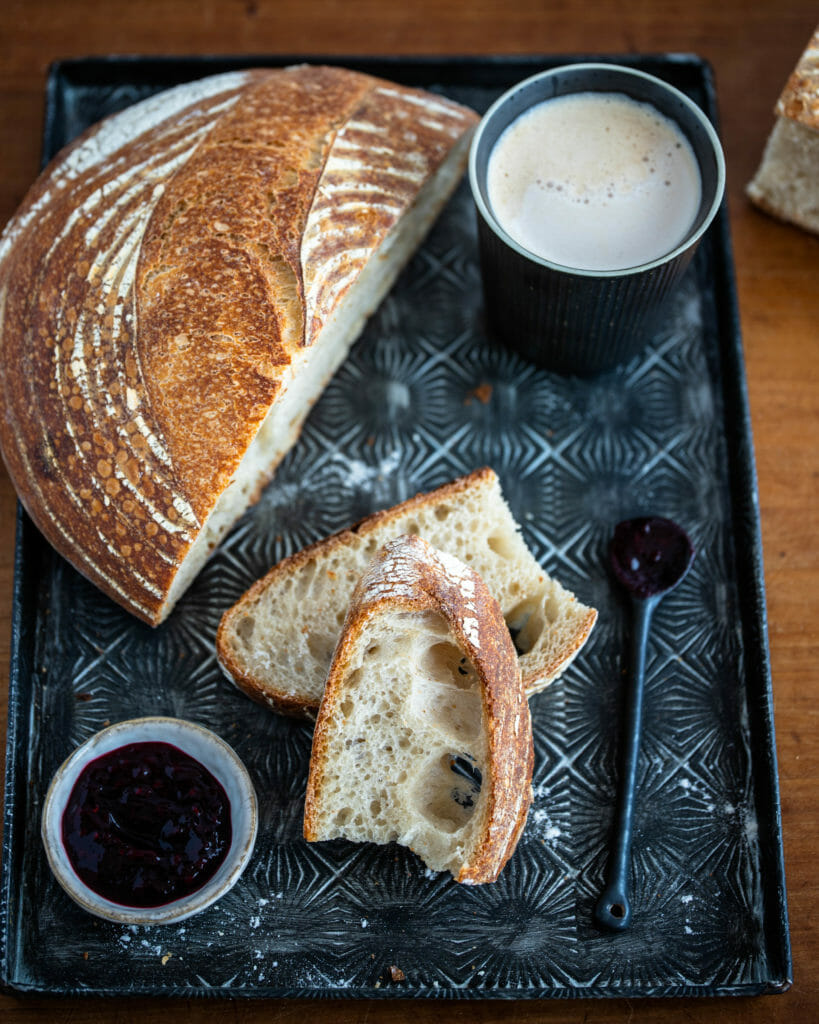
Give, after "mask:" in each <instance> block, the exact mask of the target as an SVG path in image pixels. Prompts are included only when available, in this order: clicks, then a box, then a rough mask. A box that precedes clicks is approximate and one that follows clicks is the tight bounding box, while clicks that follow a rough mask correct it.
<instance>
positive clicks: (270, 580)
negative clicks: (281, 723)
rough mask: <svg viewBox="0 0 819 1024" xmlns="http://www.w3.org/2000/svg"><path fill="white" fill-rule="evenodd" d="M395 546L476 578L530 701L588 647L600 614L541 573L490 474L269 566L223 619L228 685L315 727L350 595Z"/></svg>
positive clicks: (220, 645) (222, 656) (219, 646)
mask: <svg viewBox="0 0 819 1024" xmlns="http://www.w3.org/2000/svg"><path fill="white" fill-rule="evenodd" d="M401 534H417V535H419V536H421V537H423V538H424V539H425V540H427V541H429V543H430V544H432V545H433V546H434V547H436V548H439V549H441V550H442V551H446V552H447V553H449V554H451V555H455V556H456V557H457V558H459V559H460V560H461V561H462V562H466V563H467V564H468V565H470V566H471V568H473V569H474V570H475V571H476V572H477V573H478V574H479V575H480V576H481V577H482V579H483V580H484V582H485V583H486V585H487V586H488V587H489V590H490V592H491V593H492V595H493V596H494V597H495V599H496V600H497V601H498V603H499V604H500V606H501V609H502V612H503V615H504V618H505V620H506V623H507V625H508V626H509V628H510V629H511V630H513V631H514V633H515V634H516V641H515V642H516V644H517V647H518V649H519V650H520V651H521V656H520V661H521V670H522V673H523V682H524V686H525V688H526V691H527V692H528V693H529V694H530V695H531V694H533V693H536V692H537V691H538V690H542V689H543V688H544V687H545V686H547V685H548V684H549V683H550V682H552V681H553V680H554V679H556V678H557V677H558V676H559V675H560V674H561V673H562V672H563V671H564V670H565V669H566V668H567V666H568V665H569V664H570V663H571V662H572V661H573V659H574V658H575V656H576V655H577V653H578V651H579V650H580V649H581V648H582V647H583V645H584V644H585V642H586V640H587V639H588V637H589V634H590V632H591V629H592V627H593V625H594V623H595V620H596V618H597V612H596V611H595V609H593V608H588V607H586V606H585V605H583V604H582V603H581V602H580V601H578V600H577V599H576V598H575V597H574V595H573V594H571V593H570V592H569V591H567V590H565V589H564V588H563V587H562V586H561V585H560V584H559V583H558V582H557V581H556V580H554V579H552V578H551V577H550V576H549V575H548V574H547V573H546V572H545V571H544V570H543V569H542V568H541V566H540V565H539V564H538V562H537V561H536V559H535V558H534V557H533V555H532V554H531V552H530V551H529V549H528V548H527V546H526V542H525V541H524V539H523V537H522V536H521V534H520V530H519V528H518V525H517V523H516V522H515V520H514V517H513V515H512V512H511V510H510V508H509V506H508V504H507V503H506V501H505V499H504V497H503V494H502V493H501V488H500V482H499V480H498V477H497V475H496V473H495V472H494V471H493V470H492V469H489V468H486V467H485V468H483V469H479V470H476V471H475V472H473V473H470V474H469V475H467V476H465V477H461V478H459V479H458V480H455V481H453V482H452V483H449V484H444V485H443V486H442V487H439V488H437V489H436V490H434V491H430V492H428V493H426V494H419V495H417V496H416V497H414V498H410V499H409V500H408V501H405V502H402V503H401V504H400V505H396V506H394V507H393V508H390V509H386V510H384V511H381V512H376V513H375V514H374V515H371V516H368V517H367V518H366V519H364V520H362V521H361V522H360V523H358V524H357V525H356V526H353V527H351V528H350V529H348V530H342V531H341V532H340V533H337V534H334V535H333V536H331V537H327V538H326V539H324V540H319V541H317V542H316V543H314V544H311V545H310V546H309V547H307V548H304V549H303V550H301V551H298V552H296V553H295V554H293V555H291V556H290V557H288V558H285V559H284V560H282V561H281V562H279V563H278V564H277V565H275V566H274V567H273V568H272V569H271V570H270V571H269V572H268V573H267V574H266V575H265V576H264V577H263V578H262V579H260V580H258V581H257V582H256V583H255V584H254V585H253V586H252V587H251V588H250V589H249V590H248V591H247V593H245V594H244V595H243V596H242V597H241V598H240V600H239V601H238V602H236V604H235V605H233V607H231V608H229V609H228V610H227V611H226V612H225V613H224V615H223V616H222V620H221V622H220V624H219V630H218V633H217V637H216V650H217V655H218V658H219V662H220V664H221V666H222V668H223V669H224V671H225V673H226V674H227V676H228V678H230V679H231V680H232V681H233V682H234V683H235V684H236V685H237V686H238V687H239V688H240V689H241V690H243V691H244V692H245V693H246V694H247V695H248V696H249V697H252V698H253V699H254V700H257V701H260V702H262V703H265V704H267V705H268V706H270V707H271V708H273V709H274V710H275V711H279V712H282V713H285V714H293V715H304V716H307V717H315V714H316V712H317V710H318V706H319V703H320V701H321V696H322V693H323V691H324V681H325V678H326V676H327V671H328V669H329V667H330V660H331V658H332V655H333V650H334V649H335V646H336V643H337V641H338V636H339V632H340V630H341V626H342V624H343V622H344V618H345V615H346V614H347V609H348V607H349V604H350V600H351V598H352V594H353V590H354V588H355V585H356V583H357V582H358V580H359V579H360V577H361V575H362V573H363V572H364V570H365V569H366V568H367V565H368V564H369V562H370V560H371V559H372V557H373V556H374V554H375V552H376V551H377V550H378V549H379V548H380V547H382V546H383V545H384V544H385V543H386V542H387V541H389V540H391V539H393V538H395V537H397V536H399V535H401Z"/></svg>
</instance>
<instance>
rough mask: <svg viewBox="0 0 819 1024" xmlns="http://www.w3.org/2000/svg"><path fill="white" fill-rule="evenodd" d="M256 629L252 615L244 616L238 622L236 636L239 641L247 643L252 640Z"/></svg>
mask: <svg viewBox="0 0 819 1024" xmlns="http://www.w3.org/2000/svg"><path fill="white" fill-rule="evenodd" d="M255 629H256V620H255V618H254V617H253V616H252V615H245V616H243V618H242V619H240V621H239V625H238V626H237V627H236V635H237V636H238V637H239V639H240V640H243V641H244V642H245V643H249V642H250V640H251V639H252V638H253V632H254V630H255Z"/></svg>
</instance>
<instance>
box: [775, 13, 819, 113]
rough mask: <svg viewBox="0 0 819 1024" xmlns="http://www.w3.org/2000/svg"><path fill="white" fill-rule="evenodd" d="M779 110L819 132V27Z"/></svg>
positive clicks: (796, 70) (799, 62)
mask: <svg viewBox="0 0 819 1024" xmlns="http://www.w3.org/2000/svg"><path fill="white" fill-rule="evenodd" d="M776 113H777V114H778V115H779V116H780V117H786V118H788V120H790V121H796V122H798V123H799V124H802V125H805V127H807V128H813V129H814V130H815V131H819V28H817V30H816V31H815V32H814V34H813V36H812V37H811V40H810V42H809V43H808V45H807V47H806V48H805V51H804V53H803V54H802V55H801V57H800V58H799V61H798V62H797V65H796V67H795V68H794V70H793V72H792V73H791V75H790V78H789V79H788V81H787V83H786V85H785V88H784V89H783V90H782V94H781V95H780V97H779V100H778V101H777V104H776Z"/></svg>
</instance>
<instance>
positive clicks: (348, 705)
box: [339, 697, 355, 718]
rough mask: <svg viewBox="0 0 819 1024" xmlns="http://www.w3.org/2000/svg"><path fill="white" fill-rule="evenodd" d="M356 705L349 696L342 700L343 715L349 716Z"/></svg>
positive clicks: (340, 709) (340, 708) (341, 710)
mask: <svg viewBox="0 0 819 1024" xmlns="http://www.w3.org/2000/svg"><path fill="white" fill-rule="evenodd" d="M354 706H355V705H354V704H353V702H352V701H351V700H350V698H349V697H348V698H347V699H346V700H343V701H342V702H341V704H340V705H339V711H340V712H341V713H342V715H344V717H345V718H349V717H350V715H351V714H352V712H353V707H354Z"/></svg>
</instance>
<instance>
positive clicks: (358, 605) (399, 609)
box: [304, 536, 534, 884]
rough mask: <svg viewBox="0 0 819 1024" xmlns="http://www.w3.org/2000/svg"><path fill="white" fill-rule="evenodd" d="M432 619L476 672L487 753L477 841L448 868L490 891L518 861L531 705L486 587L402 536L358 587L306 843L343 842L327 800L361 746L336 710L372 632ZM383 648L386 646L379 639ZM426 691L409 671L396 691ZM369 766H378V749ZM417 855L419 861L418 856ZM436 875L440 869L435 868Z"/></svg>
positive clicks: (338, 658)
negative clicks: (342, 760)
mask: <svg viewBox="0 0 819 1024" xmlns="http://www.w3.org/2000/svg"><path fill="white" fill-rule="evenodd" d="M430 612H431V613H434V614H436V615H439V616H441V617H442V618H443V620H444V621H445V622H446V624H447V625H448V626H449V628H450V630H451V632H452V634H453V636H454V638H455V640H456V641H457V644H458V645H459V647H460V648H461V650H462V651H463V653H464V654H465V656H466V657H467V658H468V659H469V662H470V663H471V665H472V666H474V670H475V672H476V674H477V677H478V681H479V691H480V700H481V704H482V720H483V729H484V730H485V741H486V748H487V749H486V764H485V765H484V772H483V785H482V789H481V794H480V802H479V810H478V811H477V812H476V816H477V820H476V821H475V822H474V823H471V824H472V825H473V828H474V835H473V836H472V837H471V839H470V841H469V842H468V843H467V844H466V849H465V850H464V851H463V853H462V854H461V856H462V858H463V859H462V861H460V862H459V863H457V864H456V865H454V866H453V865H452V864H450V865H448V866H449V869H450V870H451V871H452V873H453V875H454V876H455V878H456V879H457V881H459V882H467V883H472V884H477V883H483V882H491V881H494V880H495V879H496V878H497V877H498V875H499V873H500V871H501V870H502V868H503V866H504V865H505V864H506V862H507V861H508V859H509V857H510V856H511V855H512V853H513V852H514V850H515V847H516V845H517V842H518V839H519V838H520V834H521V832H522V830H523V827H524V825H525V823H526V816H527V813H528V809H529V806H530V804H531V800H532V791H531V777H532V768H533V761H534V749H533V743H532V727H531V719H530V714H529V707H528V702H527V698H526V693H525V691H524V689H523V686H522V682H521V676H520V668H519V664H518V658H517V653H516V651H515V648H514V645H513V644H512V641H511V638H510V636H509V631H508V629H507V628H506V624H505V622H504V619H503V616H502V614H501V610H500V607H499V606H498V604H497V602H496V601H495V599H494V598H493V597H492V595H491V594H490V593H489V590H488V589H487V587H486V585H485V583H484V582H483V580H482V579H481V578H480V576H478V575H477V573H475V572H473V571H472V570H471V569H470V568H468V567H467V566H466V565H465V564H464V563H462V562H461V561H460V560H459V559H457V558H454V557H453V556H451V555H448V554H445V553H443V552H441V551H438V550H436V549H435V548H433V547H432V546H431V545H429V544H428V543H427V542H426V541H424V540H422V539H421V538H420V537H417V536H402V537H399V538H397V539H395V540H393V541H391V542H389V543H388V544H386V545H385V546H384V547H383V548H382V549H381V550H380V551H379V552H378V554H377V555H376V557H375V558H374V559H373V561H372V563H371V564H370V566H369V568H368V569H367V571H366V572H365V574H364V576H363V577H362V578H361V580H360V581H359V582H358V584H357V586H356V589H355V592H354V595H353V601H352V603H351V605H350V609H349V611H348V614H347V618H346V621H345V625H344V628H343V630H342V633H341V637H340V639H339V643H338V646H337V648H336V652H335V655H334V658H333V662H332V665H331V668H330V672H329V675H328V679H327V685H326V688H325V691H324V696H323V698H322V702H321V707H320V710H319V715H318V719H317V721H316V728H315V732H314V735H313V747H312V754H311V761H310V775H309V780H308V785H307V794H306V798H305V814H304V835H305V838H306V839H308V840H310V841H315V840H317V839H327V838H333V837H336V836H343V835H347V834H348V830H347V829H345V828H344V827H339V826H338V825H337V824H336V823H335V822H333V821H332V820H328V812H329V810H330V809H331V805H330V803H329V802H328V800H327V796H326V790H327V788H328V787H329V783H330V780H331V778H332V777H333V776H334V774H335V775H337V774H338V771H339V766H338V761H337V758H336V756H335V754H336V753H337V751H338V749H339V748H340V747H342V746H344V745H345V744H346V745H347V746H348V747H349V745H350V744H351V743H356V740H357V738H356V737H355V736H354V735H352V734H351V733H348V732H345V725H344V721H343V719H344V715H343V713H341V705H342V702H344V701H345V699H349V695H350V679H351V677H352V676H353V675H354V673H355V672H356V670H357V671H359V672H361V671H363V672H366V670H367V662H366V656H367V652H366V651H365V650H364V649H365V648H366V647H367V645H368V643H370V641H371V639H372V632H373V628H374V626H375V624H376V623H377V622H378V619H379V617H380V616H384V615H385V614H388V613H391V614H395V613H404V614H405V615H411V616H418V617H422V616H423V615H424V614H425V613H430ZM380 642H381V643H382V644H383V643H384V642H385V641H384V640H383V638H381V639H380ZM425 683H426V680H425V679H424V678H423V673H422V672H418V671H417V670H416V669H415V666H413V665H412V664H407V666H406V681H405V683H404V684H403V685H402V686H401V690H402V691H404V690H406V689H408V688H409V687H410V685H411V684H412V685H416V684H417V685H420V686H423V685H425ZM366 685H367V684H366V680H363V681H362V682H361V683H356V684H355V689H356V690H358V691H359V692H360V690H361V689H362V688H365V689H366ZM401 696H403V694H401V693H399V694H398V695H397V696H396V706H397V715H398V717H401V718H402V719H403V720H404V721H406V720H407V717H408V712H407V710H406V709H404V708H400V707H398V704H399V701H400V699H401ZM360 699H361V702H362V703H363V704H369V703H370V697H369V695H368V694H367V693H366V692H365V693H364V695H363V696H362V697H361V698H360ZM438 725H439V726H440V722H438ZM386 739H387V740H389V739H390V737H389V736H387V737H386ZM450 742H455V741H454V739H453V740H450ZM365 756H366V755H365ZM372 756H373V757H376V758H377V757H379V754H378V752H377V749H376V750H374V751H373V754H372ZM380 756H382V757H383V756H384V755H383V754H381V755H380ZM376 769H377V766H376ZM342 785H346V786H348V787H349V797H350V799H351V801H355V799H356V793H357V791H358V789H359V787H360V786H362V785H363V783H362V780H361V779H360V778H349V779H347V780H346V782H342ZM412 819H413V815H412V814H411V813H408V815H407V818H406V820H404V821H401V823H400V830H401V831H402V832H403V835H404V836H405V837H407V836H418V837H419V841H420V837H421V835H422V834H423V823H420V824H419V823H418V822H416V821H414V820H412ZM398 841H399V842H401V841H402V838H401V837H399V838H398ZM405 845H412V842H411V841H410V842H406V843H405ZM421 845H422V848H421V849H419V850H418V851H417V852H419V853H420V854H421V856H424V850H423V843H421ZM425 859H427V862H428V863H429V860H428V858H427V857H425ZM432 866H433V867H434V868H436V869H437V870H440V869H441V865H440V864H433V865H432Z"/></svg>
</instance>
